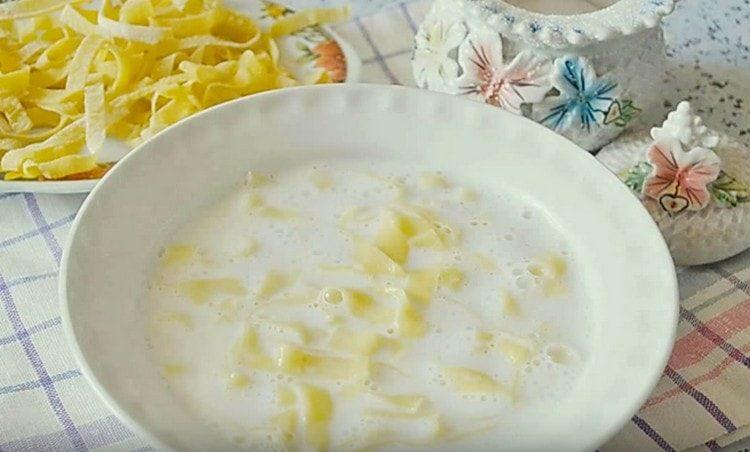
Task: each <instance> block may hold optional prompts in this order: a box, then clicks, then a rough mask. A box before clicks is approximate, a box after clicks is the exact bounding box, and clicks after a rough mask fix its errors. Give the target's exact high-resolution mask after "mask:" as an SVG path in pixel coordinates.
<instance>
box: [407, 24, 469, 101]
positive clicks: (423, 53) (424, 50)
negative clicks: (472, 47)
mask: <svg viewBox="0 0 750 452" xmlns="http://www.w3.org/2000/svg"><path fill="white" fill-rule="evenodd" d="M465 37H466V27H465V26H464V25H463V24H462V23H461V22H454V23H452V24H450V25H446V24H445V23H444V22H442V21H440V20H435V21H429V19H428V20H426V21H425V23H424V24H423V25H422V27H421V28H420V29H419V32H417V35H416V36H415V37H414V41H415V45H414V57H413V61H414V64H413V67H412V69H413V71H414V80H415V81H416V82H417V85H419V86H420V87H423V88H427V89H431V90H438V91H448V92H450V91H452V90H453V89H455V86H454V85H455V79H456V77H458V63H456V60H455V59H454V58H451V57H450V56H449V54H450V53H451V52H452V51H454V50H455V49H456V48H457V47H458V46H459V45H460V44H461V42H462V41H463V40H464V38H465Z"/></svg>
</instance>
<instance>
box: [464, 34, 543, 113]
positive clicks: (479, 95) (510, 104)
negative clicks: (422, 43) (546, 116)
mask: <svg viewBox="0 0 750 452" xmlns="http://www.w3.org/2000/svg"><path fill="white" fill-rule="evenodd" d="M458 62H459V64H460V65H461V69H463V74H462V75H461V76H460V77H459V78H458V80H457V82H456V83H457V85H458V89H459V93H461V94H464V95H467V96H469V97H471V98H473V99H475V100H478V101H480V102H486V103H488V104H491V105H494V106H496V107H501V108H503V109H505V110H508V111H510V112H512V113H516V114H520V113H521V105H522V104H524V103H536V102H539V101H541V100H542V99H543V98H544V96H545V95H546V94H547V92H548V91H549V90H550V88H551V86H550V83H549V72H550V64H549V61H548V60H547V59H546V58H542V57H539V56H537V55H535V54H533V53H532V52H529V51H523V52H521V53H519V54H518V55H516V57H515V58H513V60H511V62H510V63H509V64H507V65H506V64H505V63H504V62H503V48H502V40H501V39H500V37H499V35H497V34H496V33H493V32H486V31H485V32H479V33H472V34H471V35H469V37H468V39H466V40H465V41H464V42H463V44H461V47H459V49H458Z"/></svg>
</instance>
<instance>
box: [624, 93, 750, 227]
mask: <svg viewBox="0 0 750 452" xmlns="http://www.w3.org/2000/svg"><path fill="white" fill-rule="evenodd" d="M651 138H652V139H653V141H652V142H651V144H650V146H649V147H648V149H647V150H646V160H645V161H641V162H639V163H637V164H636V165H634V166H633V167H632V168H630V169H629V170H628V171H627V173H625V174H624V177H623V180H624V181H625V184H626V185H627V186H628V187H630V188H631V189H633V190H635V191H636V192H639V193H641V194H642V195H644V196H645V197H647V198H651V199H654V200H656V201H657V202H658V203H659V206H660V207H661V208H662V209H663V210H664V211H666V212H667V213H669V214H670V215H675V214H678V213H680V212H682V211H685V210H688V211H696V210H700V209H703V208H705V207H706V206H707V205H708V204H709V203H710V202H711V200H714V201H715V202H716V203H717V204H718V205H720V206H725V207H736V206H737V205H739V204H741V203H745V202H749V201H750V190H749V189H748V187H747V186H745V184H743V183H742V182H740V181H739V180H737V179H735V178H734V177H731V176H730V175H728V174H727V173H726V172H724V171H723V170H722V168H721V159H720V158H719V156H718V155H717V154H716V153H715V152H714V150H713V148H714V147H716V146H717V145H719V138H718V137H717V136H716V134H714V133H713V132H711V131H710V130H708V128H706V127H705V126H704V125H703V123H702V121H701V119H700V118H699V117H698V116H695V115H693V114H692V112H691V110H690V104H689V103H687V102H682V103H680V105H678V106H677V109H676V110H675V111H673V112H672V113H670V114H669V115H668V116H667V120H666V121H664V124H663V125H662V126H661V127H654V128H653V129H651Z"/></svg>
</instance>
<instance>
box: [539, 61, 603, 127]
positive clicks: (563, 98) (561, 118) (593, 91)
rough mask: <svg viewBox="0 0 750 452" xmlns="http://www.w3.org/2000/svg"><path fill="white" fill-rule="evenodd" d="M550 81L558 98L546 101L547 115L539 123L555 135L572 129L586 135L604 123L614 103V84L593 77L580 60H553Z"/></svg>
mask: <svg viewBox="0 0 750 452" xmlns="http://www.w3.org/2000/svg"><path fill="white" fill-rule="evenodd" d="M551 81H552V86H554V87H555V88H556V89H557V90H558V91H559V92H560V95H559V96H558V97H555V98H552V99H550V100H549V101H548V111H547V113H546V115H544V116H542V118H541V122H542V123H543V124H545V125H547V126H548V127H550V128H552V129H554V130H557V131H562V130H567V129H570V128H572V127H578V128H581V129H585V130H586V131H590V130H591V128H592V126H599V125H601V124H603V123H604V120H605V118H607V117H608V112H609V111H610V108H611V106H612V105H613V104H614V103H615V102H616V101H617V87H618V85H617V83H615V82H612V81H610V80H608V79H606V78H599V77H597V75H596V72H594V68H593V66H592V65H591V63H590V62H589V61H588V60H587V59H586V58H584V57H580V56H565V57H561V58H558V59H557V60H555V64H554V68H553V70H552V76H551Z"/></svg>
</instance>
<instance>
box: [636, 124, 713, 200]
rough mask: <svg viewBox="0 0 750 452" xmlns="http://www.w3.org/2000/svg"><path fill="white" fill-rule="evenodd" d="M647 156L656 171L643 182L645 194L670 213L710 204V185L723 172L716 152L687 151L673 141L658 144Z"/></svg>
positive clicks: (658, 142)
mask: <svg viewBox="0 0 750 452" xmlns="http://www.w3.org/2000/svg"><path fill="white" fill-rule="evenodd" d="M647 156H648V162H649V163H650V164H651V166H652V168H653V169H652V171H651V174H649V176H647V177H646V179H645V181H644V184H643V194H644V195H646V196H648V197H650V198H653V199H655V200H657V201H658V202H659V204H660V205H661V207H662V208H663V209H664V210H666V211H667V212H669V213H671V214H676V213H679V212H682V211H683V210H685V209H687V210H700V209H702V208H704V207H706V205H708V202H709V201H710V199H711V194H710V193H709V191H708V184H710V183H711V182H713V181H715V180H716V178H717V177H719V172H720V171H721V166H720V165H721V160H719V157H718V156H717V155H716V154H715V153H714V151H712V150H710V149H706V148H701V147H695V148H693V149H691V150H690V151H687V152H686V151H684V150H683V149H682V144H681V143H680V141H679V140H677V139H674V138H673V139H668V140H662V141H657V142H655V143H654V144H653V145H652V146H651V147H650V148H649V150H648V155H647Z"/></svg>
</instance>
